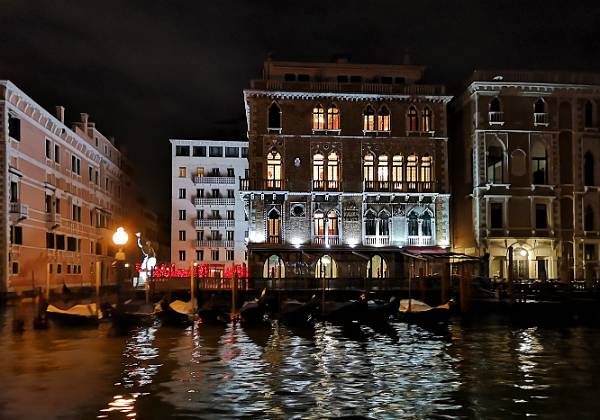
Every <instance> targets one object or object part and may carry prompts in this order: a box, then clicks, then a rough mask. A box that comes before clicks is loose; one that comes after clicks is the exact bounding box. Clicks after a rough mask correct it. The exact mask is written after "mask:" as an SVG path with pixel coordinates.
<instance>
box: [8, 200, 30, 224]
mask: <svg viewBox="0 0 600 420" xmlns="http://www.w3.org/2000/svg"><path fill="white" fill-rule="evenodd" d="M28 215H29V206H28V205H27V204H21V203H20V202H15V203H10V216H11V218H13V219H16V220H23V219H27V216H28Z"/></svg>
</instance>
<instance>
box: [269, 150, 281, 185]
mask: <svg viewBox="0 0 600 420" xmlns="http://www.w3.org/2000/svg"><path fill="white" fill-rule="evenodd" d="M267 188H269V189H280V188H281V155H280V154H279V152H276V151H275V150H273V151H271V152H269V153H268V154H267Z"/></svg>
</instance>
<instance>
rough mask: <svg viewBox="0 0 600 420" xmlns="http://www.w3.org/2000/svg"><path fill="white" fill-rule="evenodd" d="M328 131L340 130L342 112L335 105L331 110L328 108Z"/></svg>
mask: <svg viewBox="0 0 600 420" xmlns="http://www.w3.org/2000/svg"><path fill="white" fill-rule="evenodd" d="M327 129H328V130H339V129H340V111H339V110H338V108H337V106H335V105H331V106H330V107H329V108H327Z"/></svg>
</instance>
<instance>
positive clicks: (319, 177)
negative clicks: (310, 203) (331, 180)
mask: <svg viewBox="0 0 600 420" xmlns="http://www.w3.org/2000/svg"><path fill="white" fill-rule="evenodd" d="M324 165H325V157H324V156H323V155H322V154H320V153H317V154H316V155H314V156H313V187H314V188H315V189H323V188H324V187H325V166H324Z"/></svg>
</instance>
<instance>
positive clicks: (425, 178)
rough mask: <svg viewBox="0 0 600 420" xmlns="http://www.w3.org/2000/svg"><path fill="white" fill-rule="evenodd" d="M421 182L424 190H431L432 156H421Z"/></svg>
mask: <svg viewBox="0 0 600 420" xmlns="http://www.w3.org/2000/svg"><path fill="white" fill-rule="evenodd" d="M421 183H422V188H423V191H430V190H431V156H428V155H425V156H423V157H422V158H421Z"/></svg>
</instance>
